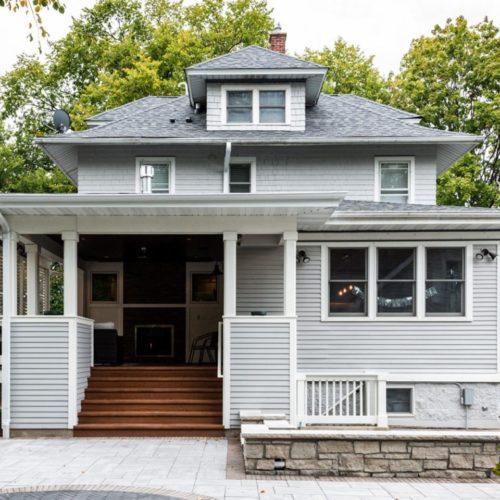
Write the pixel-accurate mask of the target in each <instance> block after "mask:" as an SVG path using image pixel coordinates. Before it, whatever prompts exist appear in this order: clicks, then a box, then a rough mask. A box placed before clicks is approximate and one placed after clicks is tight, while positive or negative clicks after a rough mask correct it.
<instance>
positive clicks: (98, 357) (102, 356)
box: [94, 329, 118, 365]
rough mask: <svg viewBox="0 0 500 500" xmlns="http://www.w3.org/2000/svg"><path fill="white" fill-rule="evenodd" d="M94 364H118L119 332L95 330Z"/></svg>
mask: <svg viewBox="0 0 500 500" xmlns="http://www.w3.org/2000/svg"><path fill="white" fill-rule="evenodd" d="M94 363H95V364H96V365H116V364H118V332H117V331H116V330H115V329H95V330H94Z"/></svg>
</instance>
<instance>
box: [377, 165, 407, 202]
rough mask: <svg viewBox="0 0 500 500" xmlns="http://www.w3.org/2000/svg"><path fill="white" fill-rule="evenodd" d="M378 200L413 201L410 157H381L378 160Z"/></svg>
mask: <svg viewBox="0 0 500 500" xmlns="http://www.w3.org/2000/svg"><path fill="white" fill-rule="evenodd" d="M376 170H377V177H378V178H377V183H376V185H377V192H376V193H375V199H376V201H385V202H389V203H411V202H412V192H411V190H412V182H411V177H412V160H411V159H409V158H387V159H386V158H383V159H381V158H379V159H377V161H376Z"/></svg>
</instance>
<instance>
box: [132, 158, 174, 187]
mask: <svg viewBox="0 0 500 500" xmlns="http://www.w3.org/2000/svg"><path fill="white" fill-rule="evenodd" d="M147 161H151V162H157V163H160V162H165V163H168V164H169V167H168V193H142V191H141V179H140V169H141V163H142V162H147ZM135 192H136V193H137V194H144V195H148V194H149V195H151V194H161V195H165V194H175V156H136V158H135Z"/></svg>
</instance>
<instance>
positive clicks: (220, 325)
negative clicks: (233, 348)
mask: <svg viewBox="0 0 500 500" xmlns="http://www.w3.org/2000/svg"><path fill="white" fill-rule="evenodd" d="M223 325H224V323H223V322H222V321H219V323H218V325H217V377H218V378H222V377H223V376H224V373H223V369H222V352H223V351H222V342H223Z"/></svg>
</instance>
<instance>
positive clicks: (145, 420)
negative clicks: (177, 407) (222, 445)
mask: <svg viewBox="0 0 500 500" xmlns="http://www.w3.org/2000/svg"><path fill="white" fill-rule="evenodd" d="M78 423H79V424H131V423H132V424H180V423H182V424H222V416H221V415H218V416H213V417H210V416H199V417H187V416H179V415H175V416H171V417H155V416H141V417H138V416H123V417H118V416H114V417H110V416H102V417H93V416H92V417H90V416H89V417H86V416H80V417H79V418H78Z"/></svg>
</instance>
